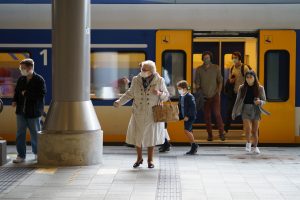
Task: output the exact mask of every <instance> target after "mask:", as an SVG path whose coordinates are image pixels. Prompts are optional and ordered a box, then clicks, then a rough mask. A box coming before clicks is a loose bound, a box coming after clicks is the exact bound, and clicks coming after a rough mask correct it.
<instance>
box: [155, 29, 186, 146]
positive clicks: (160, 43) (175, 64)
mask: <svg viewBox="0 0 300 200" xmlns="http://www.w3.org/2000/svg"><path fill="white" fill-rule="evenodd" d="M156 65H157V71H158V72H159V73H161V74H162V76H163V77H164V78H165V81H166V85H167V88H168V90H169V92H170V95H171V99H172V100H174V101H175V102H174V103H177V102H176V101H177V100H178V93H177V89H176V83H177V82H178V81H179V80H183V79H184V80H187V81H188V82H189V83H191V81H192V72H191V70H190V69H191V66H192V31H191V30H158V31H157V32H156ZM182 131H183V122H175V123H168V132H169V134H170V137H171V138H172V141H174V142H187V139H186V137H185V136H184V134H180V132H182Z"/></svg>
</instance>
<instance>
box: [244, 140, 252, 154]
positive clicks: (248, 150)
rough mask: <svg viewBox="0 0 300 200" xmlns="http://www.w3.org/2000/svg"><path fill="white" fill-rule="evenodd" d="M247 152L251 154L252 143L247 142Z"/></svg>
mask: <svg viewBox="0 0 300 200" xmlns="http://www.w3.org/2000/svg"><path fill="white" fill-rule="evenodd" d="M245 150H246V151H247V152H251V143H250V142H247V143H246V148H245Z"/></svg>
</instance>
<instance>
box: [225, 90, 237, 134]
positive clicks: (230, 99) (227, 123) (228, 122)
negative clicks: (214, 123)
mask: <svg viewBox="0 0 300 200" xmlns="http://www.w3.org/2000/svg"><path fill="white" fill-rule="evenodd" d="M235 100H236V94H234V95H233V96H230V97H228V100H227V111H226V120H225V126H224V130H225V132H228V130H229V129H230V125H231V122H232V117H231V116H232V109H233V106H234V103H235Z"/></svg>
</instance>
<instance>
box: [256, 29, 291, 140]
mask: <svg viewBox="0 0 300 200" xmlns="http://www.w3.org/2000/svg"><path fill="white" fill-rule="evenodd" d="M259 39H260V41H259V57H260V61H259V66H260V67H259V80H260V82H261V83H262V84H263V85H264V87H265V90H266V98H267V104H266V105H265V106H264V107H265V108H266V110H268V111H270V112H271V115H270V116H262V121H261V126H260V129H259V134H260V142H262V143H294V142H295V91H296V90H295V89H296V88H295V87H296V85H295V74H296V32H295V31H293V30H261V31H260V36H259Z"/></svg>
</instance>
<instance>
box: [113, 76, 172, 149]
mask: <svg viewBox="0 0 300 200" xmlns="http://www.w3.org/2000/svg"><path fill="white" fill-rule="evenodd" d="M153 89H157V90H159V91H161V92H162V94H161V96H157V95H154V94H153V93H152V90H153ZM168 98H169V92H168V90H167V87H166V85H165V81H164V79H163V78H162V77H161V76H159V74H158V73H155V74H154V78H153V80H152V81H151V83H150V84H149V86H148V87H147V88H146V89H144V86H143V80H142V77H141V76H140V75H137V76H135V77H133V79H132V82H131V86H130V88H129V89H128V90H127V91H126V92H125V93H124V94H123V95H122V96H121V97H120V99H119V100H120V104H121V105H124V104H126V103H127V102H128V101H130V100H131V99H133V103H132V115H131V118H130V121H129V125H128V130H127V136H126V143H127V144H132V145H135V146H137V147H153V146H155V145H159V144H163V143H164V139H165V138H164V136H165V134H164V131H165V130H164V127H165V125H164V122H154V119H153V112H152V107H153V106H154V105H157V104H158V102H159V100H160V101H167V100H168Z"/></svg>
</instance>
